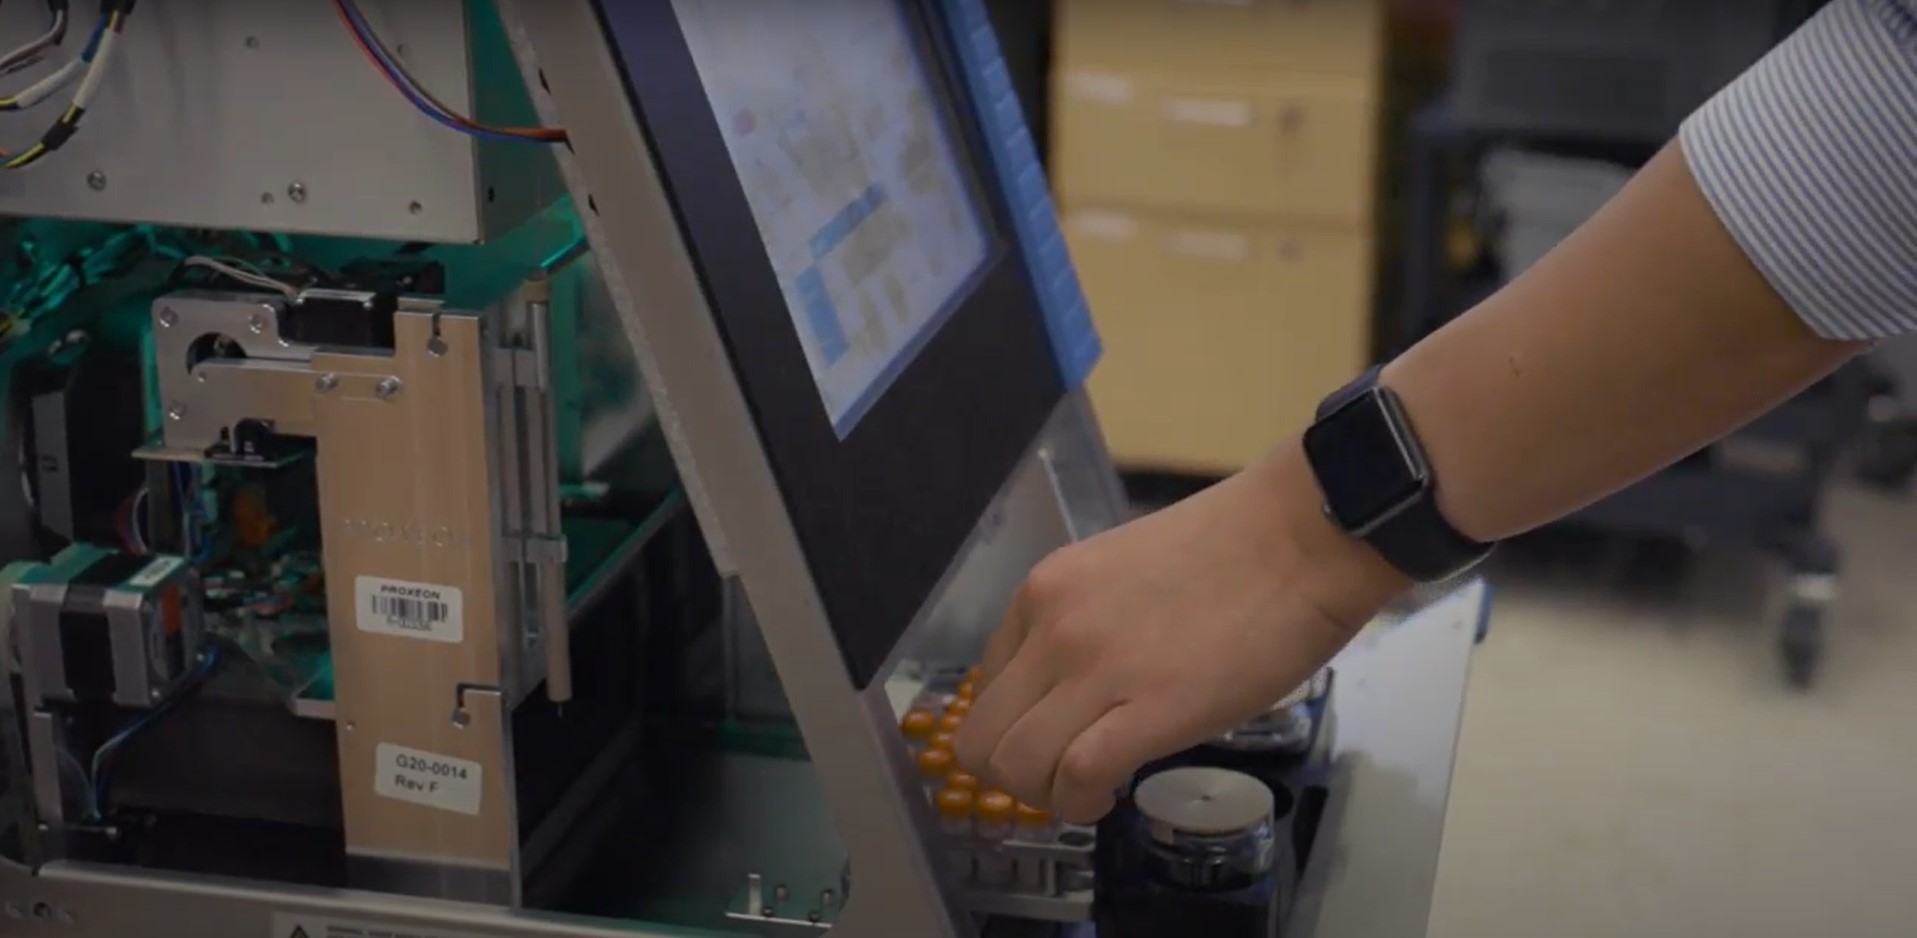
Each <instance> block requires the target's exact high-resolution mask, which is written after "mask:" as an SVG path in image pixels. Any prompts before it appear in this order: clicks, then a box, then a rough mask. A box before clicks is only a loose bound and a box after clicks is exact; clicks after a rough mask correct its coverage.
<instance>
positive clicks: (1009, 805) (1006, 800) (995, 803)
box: [976, 791, 1018, 824]
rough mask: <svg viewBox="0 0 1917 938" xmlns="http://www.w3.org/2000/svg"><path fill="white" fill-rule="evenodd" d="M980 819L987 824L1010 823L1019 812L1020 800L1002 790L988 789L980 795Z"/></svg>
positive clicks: (978, 804) (978, 803)
mask: <svg viewBox="0 0 1917 938" xmlns="http://www.w3.org/2000/svg"><path fill="white" fill-rule="evenodd" d="M976 804H977V806H978V819H979V820H980V821H982V822H984V823H987V824H1009V823H1011V820H1012V818H1013V817H1014V816H1015V815H1016V814H1017V813H1018V802H1017V801H1015V800H1013V798H1012V796H1011V795H1008V794H1006V793H1004V792H1002V791H988V792H985V793H983V794H980V795H979V796H978V801H977V802H976Z"/></svg>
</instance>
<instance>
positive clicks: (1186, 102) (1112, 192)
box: [1052, 66, 1378, 225]
mask: <svg viewBox="0 0 1917 938" xmlns="http://www.w3.org/2000/svg"><path fill="white" fill-rule="evenodd" d="M1053 84H1054V88H1053V100H1054V101H1055V102H1056V104H1055V106H1054V108H1053V115H1054V121H1053V132H1052V141H1053V142H1052V159H1053V172H1054V178H1055V179H1056V186H1057V188H1058V193H1059V197H1060V199H1061V200H1062V201H1065V202H1067V203H1072V202H1081V203H1092V202H1100V203H1103V202H1114V203H1120V204H1132V205H1146V206H1155V207H1161V208H1176V209H1180V210H1197V211H1219V212H1239V213H1250V214H1260V215H1284V216H1287V217H1291V218H1296V219H1300V220H1314V221H1323V222H1342V223H1348V224H1354V225H1355V224H1365V223H1368V222H1369V219H1370V217H1371V211H1372V199H1373V192H1374V188H1375V187H1374V179H1373V177H1374V175H1375V171H1376V160H1375V159H1374V158H1373V154H1374V152H1375V150H1376V134H1377V121H1378V118H1377V115H1378V108H1377V102H1376V99H1375V85H1374V84H1372V83H1370V82H1366V81H1361V80H1359V79H1354V78H1325V77H1320V76H1308V75H1297V76H1291V77H1289V78H1283V79H1270V80H1267V81H1264V82H1260V83H1258V84H1255V85H1243V84H1239V85H1234V84H1231V83H1228V82H1223V81H1212V82H1198V81H1193V80H1190V79H1184V78H1179V79H1168V78H1153V77H1145V76H1137V75H1128V74H1124V73H1120V72H1112V71H1106V70H1101V69H1095V68H1092V67H1090V66H1063V67H1060V68H1058V69H1057V70H1056V71H1055V72H1054V81H1053Z"/></svg>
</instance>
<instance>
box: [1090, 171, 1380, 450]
mask: <svg viewBox="0 0 1917 938" xmlns="http://www.w3.org/2000/svg"><path fill="white" fill-rule="evenodd" d="M1065 226H1066V237H1067V240H1068V242H1069V244H1070V246H1071V251H1072V258H1073V260H1074V262H1075V263H1076V264H1077V266H1078V272H1079V277H1080V280H1081V281H1082V282H1083V283H1084V285H1085V290H1086V293H1087V296H1088V297H1089V298H1090V301H1091V307H1092V316H1093V319H1094V320H1095V321H1096V322H1097V324H1098V328H1099V332H1100V334H1101V336H1102V337H1103V339H1104V343H1105V350H1106V351H1105V358H1104V361H1103V362H1102V363H1101V364H1100V365H1099V367H1098V369H1097V370H1096V371H1095V372H1094V373H1093V375H1092V378H1091V382H1090V388H1091V393H1092V399H1093V402H1094V403H1095V404H1096V406H1097V408H1098V413H1099V419H1100V421H1101V423H1102V424H1103V425H1104V429H1105V434H1106V437H1107V439H1108V440H1109V442H1110V445H1111V449H1112V454H1113V456H1114V458H1116V459H1117V460H1118V461H1119V462H1120V464H1122V465H1126V466H1129V467H1137V468H1146V469H1159V470H1172V471H1182V472H1196V473H1216V474H1223V473H1227V472H1231V471H1234V470H1236V469H1238V468H1241V467H1243V466H1244V465H1246V464H1247V463H1249V462H1250V461H1252V460H1254V459H1256V458H1258V456H1259V455H1261V454H1262V453H1264V452H1265V450H1266V449H1267V448H1268V447H1270V446H1271V445H1272V444H1273V443H1274V442H1276V441H1277V440H1278V439H1280V438H1281V437H1282V436H1283V435H1284V434H1286V433H1291V432H1295V431H1297V430H1300V429H1302V428H1303V427H1304V426H1305V425H1306V424H1307V423H1309V422H1310V419H1311V415H1312V412H1313V411H1314V410H1315V409H1316V408H1317V406H1318V403H1319V401H1321V400H1323V398H1324V396H1325V395H1326V394H1329V393H1330V392H1332V391H1334V390H1336V389H1337V388H1338V387H1339V386H1340V385H1342V384H1343V383H1344V382H1346V381H1348V380H1349V379H1350V378H1351V377H1352V376H1354V375H1356V374H1357V373H1359V372H1360V371H1362V370H1363V369H1364V368H1365V366H1366V365H1367V363H1368V361H1369V357H1370V343H1371V322H1372V308H1371V306H1372V297H1371V290H1372V287H1371V284H1372V268H1373V254H1372V248H1373V245H1372V239H1371V237H1370V235H1369V233H1368V232H1367V231H1366V230H1365V229H1360V228H1355V227H1345V228H1325V227H1313V226H1303V225H1287V224H1281V223H1277V222H1258V223H1252V224H1245V223H1237V222H1232V221H1224V220H1216V219H1207V218H1203V217H1199V216H1190V215H1177V214H1164V213H1156V212H1151V211H1135V210H1129V209H1112V208H1106V207H1073V208H1068V209H1067V211H1066V212H1065Z"/></svg>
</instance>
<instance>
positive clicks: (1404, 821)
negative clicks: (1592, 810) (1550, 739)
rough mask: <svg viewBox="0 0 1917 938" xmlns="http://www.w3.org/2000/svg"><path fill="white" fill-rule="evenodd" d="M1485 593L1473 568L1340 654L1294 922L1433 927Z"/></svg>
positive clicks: (1382, 934) (1327, 931)
mask: <svg viewBox="0 0 1917 938" xmlns="http://www.w3.org/2000/svg"><path fill="white" fill-rule="evenodd" d="M1489 602H1490V591H1489V589H1488V587H1487V586H1486V585H1485V583H1484V581H1483V580H1471V581H1469V582H1467V583H1465V584H1464V585H1462V586H1460V587H1459V588H1458V589H1456V590H1454V591H1452V592H1451V593H1449V594H1447V595H1446V596H1444V597H1443V598H1442V599H1439V600H1437V601H1436V602H1434V603H1432V604H1430V605H1429V606H1426V607H1425V608H1424V609H1421V610H1419V611H1418V612H1416V613H1414V614H1412V615H1411V616H1410V617H1408V618H1406V619H1404V620H1403V621H1401V622H1396V623H1391V622H1379V623H1375V624H1373V625H1372V626H1371V627H1370V628H1369V629H1367V630H1366V631H1365V632H1363V633H1361V634H1360V635H1359V637H1358V639H1357V640H1356V641H1354V642H1352V644H1351V646H1350V647H1349V648H1347V649H1345V651H1344V652H1343V653H1341V654H1340V655H1339V656H1338V657H1337V658H1336V659H1334V660H1333V662H1332V666H1333V667H1334V668H1335V669H1336V670H1337V675H1338V678H1337V689H1336V690H1335V691H1334V692H1333V694H1332V715H1333V718H1334V719H1335V720H1336V721H1337V727H1338V729H1337V742H1336V744H1335V750H1334V752H1335V755H1334V760H1335V761H1334V771H1335V773H1336V775H1335V777H1334V783H1333V787H1332V794H1331V800H1330V802H1329V803H1328V804H1327V805H1326V810H1325V814H1324V818H1323V821H1322V822H1321V824H1320V828H1319V831H1320V833H1319V838H1318V845H1317V846H1316V847H1315V848H1314V853H1313V856H1312V859H1311V864H1310V866H1309V867H1308V868H1307V869H1306V870H1305V877H1304V880H1303V882H1302V883H1301V884H1300V888H1299V899H1298V905H1297V907H1296V909H1295V910H1294V911H1293V913H1292V918H1291V922H1290V924H1289V928H1288V932H1287V933H1288V934H1295V935H1299V936H1305V938H1419V936H1423V935H1425V934H1426V932H1427V931H1428V929H1429V925H1430V918H1431V901H1432V890H1433V889H1434V888H1435V886H1436V883H1437V875H1438V856H1439V850H1440V847H1441V845H1442V843H1443V839H1444V823H1445V815H1446V813H1447V811H1448V808H1449V803H1450V797H1451V773H1452V769H1453V767H1454V766H1455V765H1456V762H1457V747H1458V732H1459V730H1460V728H1461V727H1462V724H1463V721H1464V697H1465V690H1466V687H1467V685H1468V683H1469V680H1470V670H1471V650H1472V648H1473V647H1474V645H1475V643H1476V639H1477V635H1478V631H1479V628H1480V626H1481V625H1482V623H1483V621H1484V617H1485V615H1486V612H1487V607H1488V604H1489Z"/></svg>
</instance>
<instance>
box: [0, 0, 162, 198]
mask: <svg viewBox="0 0 1917 938" xmlns="http://www.w3.org/2000/svg"><path fill="white" fill-rule="evenodd" d="M134 3H135V0H106V2H105V3H104V5H103V6H102V8H101V11H100V21H99V23H98V24H97V25H95V26H94V28H93V35H92V36H91V37H90V38H89V39H88V40H87V46H86V49H85V50H84V51H82V52H81V53H80V57H79V58H76V59H74V60H73V61H72V62H68V63H67V64H66V65H65V66H64V67H62V68H61V69H60V71H58V72H55V73H54V74H52V75H49V76H47V78H45V79H43V80H41V81H40V82H39V83H38V84H36V85H34V86H33V87H32V88H29V89H27V90H26V91H23V92H21V93H20V94H18V95H15V96H14V97H13V98H12V99H10V100H11V101H13V103H14V104H15V105H16V106H15V107H14V108H13V109H14V110H18V109H20V108H22V107H31V106H32V105H34V104H37V103H39V101H40V99H42V98H45V97H46V96H47V95H49V94H52V93H53V91H54V90H55V89H57V88H59V87H61V86H62V85H64V84H65V83H66V82H67V81H70V80H71V79H72V76H73V75H74V74H76V73H78V71H79V70H80V69H84V70H85V77H83V78H81V79H80V87H79V89H78V90H76V91H75V92H74V93H73V101H72V103H70V104H68V105H67V109H66V110H65V111H63V112H62V113H61V114H60V118H59V120H56V121H54V122H53V126H52V127H49V128H47V132H46V133H45V134H42V135H41V137H40V139H39V141H38V142H36V143H34V145H33V146H30V147H28V148H27V149H26V150H24V151H22V152H21V153H20V155H18V156H15V157H13V158H12V159H9V160H7V161H6V162H5V163H0V169H8V170H12V169H24V168H26V167H28V166H32V165H33V164H34V163H37V162H39V161H40V160H41V159H42V158H44V157H45V156H46V155H47V154H49V153H52V152H53V151H55V150H58V149H60V148H61V147H62V146H65V145H66V142H67V141H68V140H71V139H73V135H74V134H75V133H77V132H78V131H79V129H80V118H81V117H84V116H85V115H86V112H87V105H89V104H91V103H92V101H93V96H94V94H95V93H96V92H98V91H99V90H100V81H101V79H102V78H103V77H104V76H105V75H106V67H107V63H108V62H110V61H112V59H113V51H114V48H115V46H116V45H118V43H119V39H120V33H121V31H122V30H124V29H125V28H126V19H127V16H128V15H129V14H131V13H132V12H133V5H134ZM43 86H44V87H43ZM36 94H37V95H38V97H34V98H33V99H32V100H28V98H29V97H30V96H32V95H36ZM0 106H4V102H0Z"/></svg>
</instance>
